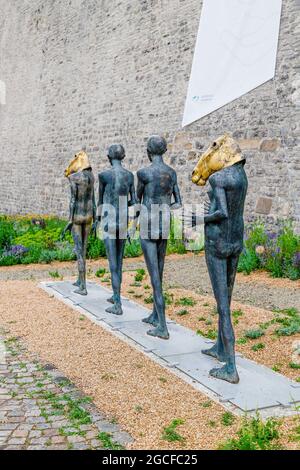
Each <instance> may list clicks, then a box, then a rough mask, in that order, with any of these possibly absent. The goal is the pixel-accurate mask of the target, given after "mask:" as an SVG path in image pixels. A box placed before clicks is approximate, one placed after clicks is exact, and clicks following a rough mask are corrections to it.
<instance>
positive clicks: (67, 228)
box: [60, 222, 73, 240]
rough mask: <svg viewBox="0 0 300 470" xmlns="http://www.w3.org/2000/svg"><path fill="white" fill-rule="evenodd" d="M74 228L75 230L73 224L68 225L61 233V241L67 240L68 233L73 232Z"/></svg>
mask: <svg viewBox="0 0 300 470" xmlns="http://www.w3.org/2000/svg"><path fill="white" fill-rule="evenodd" d="M72 228H73V222H69V223H68V225H67V226H66V227H65V228H64V230H63V231H62V233H61V236H60V238H61V240H64V239H65V236H66V234H67V233H68V232H71V230H72Z"/></svg>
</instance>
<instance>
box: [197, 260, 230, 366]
mask: <svg viewBox="0 0 300 470" xmlns="http://www.w3.org/2000/svg"><path fill="white" fill-rule="evenodd" d="M206 264H207V268H208V273H209V277H210V280H211V284H212V286H214V282H215V281H214V280H215V277H216V273H215V271H214V266H213V265H212V263H211V256H210V255H208V253H207V252H206ZM224 267H225V266H224ZM223 275H224V273H223ZM215 296H216V293H215ZM218 324H219V328H218V339H217V342H216V344H215V345H214V346H213V347H212V348H210V349H204V350H203V351H202V353H203V354H206V355H207V356H212V357H214V358H215V359H218V361H220V362H225V361H226V356H225V350H224V344H223V339H222V335H221V331H222V325H221V316H220V315H219V319H218Z"/></svg>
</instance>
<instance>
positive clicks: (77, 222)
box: [63, 151, 96, 295]
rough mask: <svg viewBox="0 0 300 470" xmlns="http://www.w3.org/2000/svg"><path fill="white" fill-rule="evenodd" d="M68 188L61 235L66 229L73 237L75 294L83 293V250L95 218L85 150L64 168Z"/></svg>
mask: <svg viewBox="0 0 300 470" xmlns="http://www.w3.org/2000/svg"><path fill="white" fill-rule="evenodd" d="M65 176H66V177H67V178H68V179H69V182H70V188H71V201H70V217H69V223H68V225H67V226H66V228H65V230H64V232H63V236H64V235H65V233H66V232H68V231H70V232H71V233H72V236H73V240H74V245H75V253H76V256H77V262H78V273H79V275H78V280H77V281H76V282H75V284H74V285H75V286H76V287H77V289H76V290H75V292H76V294H80V295H87V289H86V252H87V242H88V237H89V233H90V230H91V225H92V222H93V221H94V222H95V220H96V205H95V193H94V175H93V172H92V168H91V165H90V163H89V159H88V156H87V154H86V153H85V152H83V151H81V152H79V153H77V154H76V155H75V157H74V159H73V160H72V161H71V163H70V165H69V166H68V168H67V169H66V171H65Z"/></svg>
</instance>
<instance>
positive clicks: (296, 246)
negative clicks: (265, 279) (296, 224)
mask: <svg viewBox="0 0 300 470" xmlns="http://www.w3.org/2000/svg"><path fill="white" fill-rule="evenodd" d="M256 269H265V270H266V271H268V272H270V273H271V274H272V276H273V277H278V278H280V277H287V278H289V279H292V280H297V279H300V236H299V235H297V234H296V233H295V232H294V229H293V225H292V223H291V222H289V221H288V222H287V221H285V222H282V223H281V224H280V228H279V230H278V231H277V233H275V232H268V231H267V230H266V229H265V227H264V225H263V224H262V223H261V222H256V223H254V224H253V225H251V226H249V227H248V228H247V230H246V236H245V249H244V251H243V253H242V255H241V257H240V260H239V266H238V270H239V272H244V273H246V274H250V273H251V272H252V271H254V270H256Z"/></svg>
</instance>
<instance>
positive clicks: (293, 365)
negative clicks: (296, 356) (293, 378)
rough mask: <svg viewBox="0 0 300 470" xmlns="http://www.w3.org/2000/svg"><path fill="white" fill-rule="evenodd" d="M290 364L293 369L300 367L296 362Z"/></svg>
mask: <svg viewBox="0 0 300 470" xmlns="http://www.w3.org/2000/svg"><path fill="white" fill-rule="evenodd" d="M289 366H290V368H291V369H296V370H299V369H300V364H297V363H296V362H290V364H289Z"/></svg>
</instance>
